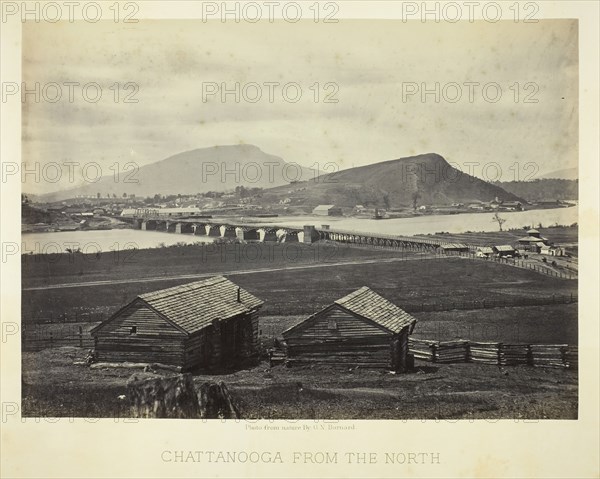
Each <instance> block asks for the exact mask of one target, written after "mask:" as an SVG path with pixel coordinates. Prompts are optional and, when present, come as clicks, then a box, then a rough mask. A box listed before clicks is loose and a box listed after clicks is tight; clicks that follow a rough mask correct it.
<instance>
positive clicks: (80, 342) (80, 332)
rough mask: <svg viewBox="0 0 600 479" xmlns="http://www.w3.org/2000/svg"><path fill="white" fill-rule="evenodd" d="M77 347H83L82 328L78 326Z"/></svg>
mask: <svg viewBox="0 0 600 479" xmlns="http://www.w3.org/2000/svg"><path fill="white" fill-rule="evenodd" d="M79 347H80V348H83V328H82V327H81V326H79Z"/></svg>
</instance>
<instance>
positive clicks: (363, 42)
mask: <svg viewBox="0 0 600 479" xmlns="http://www.w3.org/2000/svg"><path fill="white" fill-rule="evenodd" d="M577 51H578V25H577V22H576V21H571V20H541V21H539V22H538V23H514V22H511V21H500V22H498V23H488V22H483V21H479V22H474V23H468V22H458V23H455V24H451V23H439V24H437V23H433V22H429V23H421V22H419V21H415V22H406V23H403V22H401V21H394V20H340V22H339V23H336V24H323V23H314V22H312V21H308V20H307V21H304V20H303V21H300V22H298V23H295V24H292V23H287V22H283V21H276V22H274V23H268V22H258V23H255V24H252V23H247V22H246V23H244V22H242V23H233V22H228V23H221V22H219V21H214V22H211V21H209V22H206V23H203V22H201V21H198V20H150V21H148V20H141V21H140V22H139V23H136V24H123V23H113V22H111V21H101V22H98V23H96V24H91V23H87V22H74V23H68V22H57V23H54V24H52V23H43V22H42V23H39V24H36V23H29V22H28V23H26V24H24V26H23V58H22V74H23V82H25V84H26V85H27V87H28V88H29V89H32V88H34V85H35V83H36V82H37V83H39V84H40V91H41V95H40V99H39V101H37V102H36V101H35V97H34V95H28V96H27V97H26V98H25V102H24V103H23V107H22V113H23V115H22V147H23V148H22V154H23V161H24V162H27V164H30V163H31V164H34V163H35V164H37V165H41V167H42V168H43V167H44V165H45V164H48V163H49V162H55V163H58V164H60V165H63V164H64V163H65V162H70V161H72V162H77V163H80V164H81V165H84V164H87V163H90V162H95V163H96V164H97V165H100V167H101V171H102V174H104V175H108V174H113V172H114V169H115V164H116V165H117V167H116V168H117V169H119V170H123V169H124V165H125V164H127V163H128V162H134V163H135V164H136V165H139V166H143V165H144V164H148V163H152V162H156V161H160V160H162V159H164V158H166V157H168V156H171V155H174V154H177V153H180V152H183V151H186V150H191V149H195V148H204V147H212V146H215V145H232V144H253V145H256V146H258V147H259V148H261V149H262V150H263V151H265V152H266V153H269V154H273V155H277V156H280V157H282V158H283V159H284V160H286V161H289V162H296V163H298V164H301V165H303V166H307V167H314V166H315V165H316V166H320V167H321V168H320V169H323V168H322V167H323V166H324V165H325V164H327V163H333V164H334V165H335V168H337V169H345V168H350V167H353V166H361V165H366V164H371V163H376V162H380V161H385V160H390V159H395V158H401V157H405V156H411V155H416V154H420V153H429V152H435V153H438V154H440V155H442V156H443V157H445V158H446V159H447V160H448V161H449V162H451V163H452V164H453V165H454V166H458V167H459V168H461V169H462V170H463V171H465V172H467V173H471V174H474V175H475V176H479V177H482V178H484V179H489V180H494V179H499V180H502V181H510V180H514V179H531V178H532V177H535V175H542V174H544V173H547V172H552V171H555V170H561V169H564V168H569V167H574V166H577V158H578V53H577ZM53 82H55V83H57V84H58V85H59V87H60V90H61V93H62V96H61V98H60V99H59V100H58V101H55V102H51V101H47V100H48V99H54V98H55V95H56V91H57V90H56V88H54V87H52V86H47V87H46V85H49V84H51V83H53ZM65 82H76V85H73V87H72V88H73V100H72V101H70V99H69V86H68V85H67V84H65ZM92 82H94V83H96V84H98V85H99V86H100V88H101V91H102V97H101V98H100V99H99V100H98V101H96V102H92V101H86V100H85V99H84V90H83V88H82V87H83V85H86V84H88V83H92ZM127 82H131V83H132V84H135V85H136V87H135V88H137V90H136V91H134V86H133V85H129V86H128V87H127V88H125V83H127ZM269 82H275V84H274V85H273V86H272V87H269V85H268V84H269ZM470 82H472V83H470ZM115 84H118V85H117V86H115ZM256 84H258V88H257V85H256ZM315 84H316V85H315ZM436 84H437V85H438V87H437V88H438V91H439V93H440V96H439V98H438V99H436V95H435V93H434V92H435V90H436ZM236 85H237V87H236ZM286 85H287V87H286ZM469 85H471V86H469ZM223 86H225V88H229V89H230V90H233V91H235V89H236V88H237V89H238V90H239V92H240V97H239V101H236V98H235V95H234V94H229V95H226V96H224V97H222V95H221V94H220V93H221V91H222V89H223ZM284 87H285V89H284ZM484 87H485V88H484ZM44 88H45V89H44ZM210 88H213V89H216V94H212V95H209V94H207V92H208V91H209V90H207V89H210ZM270 88H271V89H272V92H273V98H272V101H270V99H269V92H270ZM425 89H427V90H429V91H431V92H432V93H429V94H427V95H425V96H423V95H422V94H421V93H422V92H423V90H425ZM259 90H260V92H261V93H262V97H261V98H260V99H259V100H258V101H253V100H256V95H257V92H258V91H259ZM284 90H285V95H284ZM298 91H300V92H301V96H300V98H299V100H298V101H296V102H294V101H293V100H294V97H295V96H296V94H297V92H298ZM96 92H97V88H96V87H94V86H93V85H92V86H89V87H88V89H87V90H86V91H85V93H87V95H88V97H89V99H90V100H91V99H92V98H93V97H94V96H95V94H96ZM317 92H318V96H316V93H317ZM459 92H460V97H458V94H459ZM498 92H500V94H501V97H500V98H499V99H498V100H497V101H494V99H495V97H496V95H497V94H498ZM116 93H118V97H117V98H116V97H115V94H116ZM244 93H245V95H244ZM409 93H412V94H409ZM130 94H131V96H130V97H129V100H131V99H133V100H137V102H136V103H131V102H125V98H126V96H127V95H130ZM470 94H472V97H471V98H470V96H471V95H470ZM327 95H329V96H327ZM326 98H327V99H328V100H329V101H325V100H326ZM331 100H334V101H331ZM335 100H337V101H335ZM526 100H528V101H526ZM532 100H533V101H535V100H537V101H536V102H531V101H532ZM489 164H493V165H492V167H491V168H490V167H488V166H486V165H489ZM495 165H498V166H499V168H497V167H496V166H495ZM77 168H78V167H77ZM329 168H331V166H330V167H329ZM75 181H76V182H77V181H78V176H77V175H76V178H75ZM73 186H76V184H73V183H72V181H71V180H70V179H69V178H68V176H67V175H63V176H62V177H61V179H60V181H57V182H56V183H51V182H41V183H39V184H37V185H34V186H32V185H28V186H26V187H25V188H24V189H26V190H28V191H30V192H34V193H35V192H37V193H45V192H49V191H54V190H58V189H63V188H68V187H73ZM32 188H33V189H32Z"/></svg>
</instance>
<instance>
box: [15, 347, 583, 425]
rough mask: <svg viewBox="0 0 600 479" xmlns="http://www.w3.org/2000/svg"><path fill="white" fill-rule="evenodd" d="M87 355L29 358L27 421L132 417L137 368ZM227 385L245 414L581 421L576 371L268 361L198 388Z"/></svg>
mask: <svg viewBox="0 0 600 479" xmlns="http://www.w3.org/2000/svg"><path fill="white" fill-rule="evenodd" d="M84 355H85V350H81V349H77V348H71V347H66V348H58V349H47V350H45V351H42V352H38V353H24V354H23V371H24V373H23V381H24V384H23V402H22V407H23V416H24V417H31V416H57V417H118V418H122V417H127V416H128V414H129V409H128V403H127V401H128V398H127V397H126V398H124V399H123V400H121V399H119V397H118V396H119V395H127V389H126V382H127V379H128V378H129V377H130V376H131V375H132V374H136V375H137V376H145V377H151V376H152V375H151V373H143V372H141V371H139V370H137V371H138V372H137V373H136V372H135V370H131V369H112V368H107V369H90V368H88V367H86V366H81V365H75V364H73V362H74V361H76V360H80V359H81V358H83V356H84ZM214 380H216V381H224V382H225V383H226V384H227V386H228V388H229V390H230V392H231V394H232V396H233V397H234V400H236V401H237V402H238V404H239V406H240V409H241V413H242V416H243V418H246V419H250V418H274V419H275V418H281V419H282V418H285V419H313V418H315V419H317V418H318V419H356V418H370V419H421V418H422V419H457V418H463V419H477V418H486V419H500V418H511V419H552V418H563V419H575V418H577V372H576V371H574V370H563V369H544V368H533V367H511V368H505V369H500V368H498V367H495V366H487V365H478V364H453V365H442V364H431V363H424V362H417V367H416V369H415V371H414V372H413V373H410V374H398V375H393V374H389V373H388V372H387V371H367V370H362V369H354V370H348V369H346V368H342V369H339V368H337V369H336V368H328V367H313V368H310V367H298V368H286V367H284V366H277V367H274V368H269V366H268V364H266V363H261V364H260V365H258V366H256V367H254V368H252V369H246V370H242V371H237V372H234V373H230V374H224V375H219V376H211V375H198V376H195V382H196V384H200V383H202V382H205V381H214Z"/></svg>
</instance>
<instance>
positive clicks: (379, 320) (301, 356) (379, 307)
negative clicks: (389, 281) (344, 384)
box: [283, 286, 417, 372]
mask: <svg viewBox="0 0 600 479" xmlns="http://www.w3.org/2000/svg"><path fill="white" fill-rule="evenodd" d="M416 323H417V320H416V319H415V318H414V317H413V316H411V315H410V314H408V313H407V312H406V311H404V310H402V309H401V308H399V307H398V306H396V305H395V304H393V303H392V302H390V301H388V300H387V299H385V298H383V297H382V296H380V295H379V294H377V293H376V292H375V291H373V290H371V289H370V288H368V287H366V286H364V287H362V288H360V289H358V290H356V291H354V292H353V293H350V294H349V295H347V296H344V297H343V298H341V299H338V300H337V301H335V302H334V303H333V304H331V305H330V306H327V307H326V308H324V309H322V310H321V311H319V312H317V313H315V314H313V315H312V316H310V317H309V318H307V319H305V320H304V321H302V322H301V323H299V324H297V325H296V326H294V327H292V328H290V329H288V330H286V331H284V332H283V339H284V341H285V344H286V347H287V354H288V361H289V363H290V364H292V365H293V364H294V363H295V362H297V363H300V364H302V363H306V364H315V363H317V364H318V363H322V364H329V365H336V364H337V365H343V366H364V367H372V368H385V369H391V370H394V371H398V372H404V371H406V370H407V369H408V368H409V367H410V366H411V365H410V359H409V354H408V336H409V335H410V334H412V332H413V329H414V327H415V325H416Z"/></svg>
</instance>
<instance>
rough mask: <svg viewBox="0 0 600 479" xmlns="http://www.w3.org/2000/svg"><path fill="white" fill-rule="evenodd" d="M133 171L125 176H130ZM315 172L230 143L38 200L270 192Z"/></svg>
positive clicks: (252, 146)
mask: <svg viewBox="0 0 600 479" xmlns="http://www.w3.org/2000/svg"><path fill="white" fill-rule="evenodd" d="M129 172H131V170H129V171H127V172H125V173H129ZM315 174H316V173H315V171H313V170H310V169H309V168H303V167H300V166H299V165H297V164H290V163H286V162H285V161H284V160H283V159H281V158H279V157H278V156H273V155H269V154H267V153H264V152H263V151H262V150H260V148H258V147H256V146H254V145H228V146H215V147H212V148H200V149H195V150H191V151H185V152H183V153H179V154H177V155H174V156H170V157H168V158H166V159H164V160H161V161H159V162H156V163H152V164H149V165H146V166H143V167H140V168H139V170H138V171H137V172H136V173H135V174H134V175H132V176H131V177H127V176H126V175H121V176H120V178H119V181H115V178H114V177H113V176H104V177H102V178H100V179H99V180H98V181H97V182H95V183H87V184H84V185H81V186H79V187H76V188H70V189H67V190H62V191H58V192H55V193H49V194H46V195H42V196H40V197H38V198H37V200H38V201H45V202H51V201H58V200H64V199H66V198H74V197H76V196H94V197H95V196H96V195H97V194H98V193H100V196H101V197H106V195H107V194H110V195H111V196H112V195H113V194H116V195H117V197H119V198H120V197H122V195H123V193H127V194H128V195H131V194H134V195H135V196H136V197H145V196H154V195H155V194H160V195H170V194H182V195H186V194H196V193H206V192H207V191H226V190H233V189H235V187H236V186H244V187H254V188H256V187H259V188H271V187H274V186H278V185H283V184H288V183H289V181H290V180H294V179H308V178H312V177H314V176H315Z"/></svg>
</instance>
